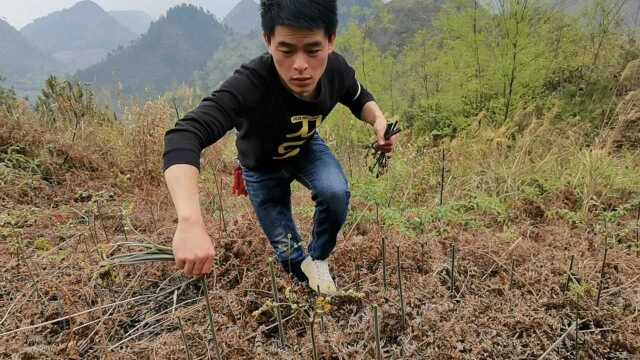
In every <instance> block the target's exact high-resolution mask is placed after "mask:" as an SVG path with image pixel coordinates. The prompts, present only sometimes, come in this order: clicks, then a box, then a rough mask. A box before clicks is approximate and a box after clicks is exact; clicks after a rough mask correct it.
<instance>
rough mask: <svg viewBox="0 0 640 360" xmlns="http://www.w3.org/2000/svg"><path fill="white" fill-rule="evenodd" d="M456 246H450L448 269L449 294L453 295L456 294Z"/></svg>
mask: <svg viewBox="0 0 640 360" xmlns="http://www.w3.org/2000/svg"><path fill="white" fill-rule="evenodd" d="M455 268H456V244H451V268H450V269H449V275H451V276H450V277H449V285H450V290H451V294H452V295H455V293H456V271H455Z"/></svg>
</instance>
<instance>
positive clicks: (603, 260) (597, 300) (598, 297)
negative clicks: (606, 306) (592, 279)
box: [596, 241, 609, 306]
mask: <svg viewBox="0 0 640 360" xmlns="http://www.w3.org/2000/svg"><path fill="white" fill-rule="evenodd" d="M608 250H609V246H608V244H607V242H606V241H605V243H604V256H603V257H602V267H601V268H600V284H598V296H597V297H596V306H600V295H601V294H602V286H603V284H604V269H605V266H606V265H607V252H608Z"/></svg>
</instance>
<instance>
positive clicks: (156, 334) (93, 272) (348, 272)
mask: <svg viewBox="0 0 640 360" xmlns="http://www.w3.org/2000/svg"><path fill="white" fill-rule="evenodd" d="M153 111H157V112H159V113H161V112H162V113H166V114H169V113H170V109H169V110H167V109H160V110H158V109H155V110H154V109H146V112H147V113H149V112H153ZM163 116H164V115H163ZM167 116H168V115H167ZM150 118H151V121H153V119H154V118H153V116H151V117H150ZM160 118H162V117H161V116H159V117H158V119H160ZM0 122H1V124H2V125H1V131H0V154H2V155H3V156H4V159H5V162H4V163H5V164H8V163H10V164H13V165H12V166H11V167H8V166H3V167H2V168H1V169H0V170H1V171H2V177H1V179H2V181H1V182H0V187H1V189H0V190H1V191H0V210H1V212H0V264H2V265H1V266H2V271H0V284H2V286H1V287H0V358H2V359H5V358H6V359H14V358H15V359H48V358H51V359H61V358H69V359H74V358H89V359H90V358H106V359H130V358H138V359H186V358H187V354H186V351H185V346H184V344H183V340H182V336H181V331H180V326H179V324H178V320H177V318H178V317H179V318H180V319H181V321H182V324H183V329H184V332H185V337H186V340H187V343H188V348H189V351H190V353H191V355H192V356H193V358H194V359H203V358H204V359H206V358H207V356H208V353H207V344H208V343H209V348H210V349H211V354H213V353H214V349H213V346H212V345H211V344H210V341H209V340H210V339H209V330H208V321H207V314H206V305H205V300H204V298H203V297H204V296H205V295H206V294H204V291H203V287H202V283H201V282H200V281H199V280H191V281H190V279H187V278H185V277H183V276H181V275H180V274H176V272H175V271H174V268H173V266H172V264H169V263H150V264H145V265H127V266H120V267H109V266H106V267H105V266H101V263H102V261H103V259H104V258H108V257H112V256H114V255H117V254H119V253H121V252H122V251H123V249H122V248H121V247H117V246H115V245H114V244H116V243H120V242H125V241H129V242H132V241H133V242H147V243H156V244H161V245H167V246H169V245H170V244H171V238H172V236H173V231H174V227H175V224H176V219H175V213H174V211H173V207H172V205H171V202H170V199H169V198H168V194H167V192H166V191H165V187H164V184H163V183H162V182H161V179H160V176H159V170H157V169H158V163H157V162H152V164H151V165H147V164H146V163H144V161H146V160H145V159H150V158H153V157H158V156H159V153H158V152H157V150H158V149H159V147H158V146H157V145H158V142H161V138H160V136H157V134H160V133H161V132H162V127H160V126H158V128H160V130H158V131H151V130H148V129H150V128H152V127H149V126H148V124H146V125H145V126H141V127H140V128H131V129H128V131H129V132H136V131H139V134H143V135H144V136H142V137H141V136H138V137H134V138H135V139H137V140H136V141H137V142H135V143H134V142H132V143H129V144H126V143H123V144H122V146H123V147H124V146H128V149H129V150H128V151H130V152H133V155H131V156H130V157H129V158H127V159H128V160H127V161H122V157H119V156H118V155H117V152H118V151H124V150H121V149H120V150H119V148H116V147H109V146H107V145H104V143H103V144H100V142H98V141H94V142H87V143H81V142H78V143H75V144H74V143H71V142H70V141H69V137H68V136H65V137H64V139H65V140H62V139H61V138H60V135H59V134H57V133H56V131H55V129H47V128H45V127H43V126H40V125H34V124H33V123H29V122H25V121H22V122H17V121H14V120H11V119H9V118H4V119H1V120H0ZM86 131H87V132H88V133H87V134H85V135H84V138H89V139H90V138H91V134H90V133H89V132H90V129H87V130H86ZM102 131H104V129H102ZM113 131H114V134H115V133H117V130H113ZM145 136H146V137H145ZM116 137H117V136H116ZM145 138H146V139H156V140H153V141H152V142H151V143H147V142H145V141H144V140H141V139H145ZM122 141H123V142H125V140H122ZM83 144H84V145H83ZM86 144H90V145H86ZM111 144H113V143H111ZM147 145H148V146H149V147H151V150H149V149H145V147H146V146H147ZM229 145H230V143H227V144H226V145H225V144H222V145H220V146H216V147H214V149H213V150H212V151H210V152H209V153H208V154H207V156H206V158H205V163H206V164H205V165H207V166H208V167H209V168H215V169H217V170H216V171H211V172H210V173H207V174H206V175H205V176H203V182H204V183H206V182H208V183H209V184H213V183H215V184H218V183H221V186H220V187H216V186H210V185H209V186H206V187H205V188H204V190H203V198H202V202H203V208H204V209H205V210H207V212H206V221H207V226H208V229H209V231H210V233H211V235H212V237H213V238H214V239H215V242H216V248H217V261H216V266H215V272H214V273H213V274H211V276H210V277H209V279H208V288H209V293H208V297H209V300H210V302H211V305H212V309H213V314H214V323H215V329H216V331H217V341H218V344H219V346H220V350H221V352H222V357H223V358H225V359H253V358H258V359H260V358H264V359H266V358H282V359H289V358H311V357H312V341H311V332H310V327H309V326H310V318H311V313H312V311H313V310H314V309H315V308H317V307H318V306H317V305H318V303H319V304H320V305H323V304H324V303H327V302H328V303H329V304H330V306H322V308H324V309H325V310H327V313H326V314H324V315H323V316H322V319H320V316H319V315H318V320H317V321H316V323H315V336H316V338H317V342H318V351H319V353H320V356H321V357H322V358H332V359H359V358H362V359H365V358H366V359H369V358H375V351H376V350H375V349H376V342H375V335H374V331H373V329H374V324H373V320H372V306H373V305H377V306H378V308H379V313H380V335H381V347H382V350H383V353H384V356H385V358H424V359H515V358H518V359H537V358H538V357H539V356H540V355H542V354H543V353H544V352H545V351H546V350H547V349H549V348H550V347H551V345H552V344H553V343H554V342H556V340H558V339H559V338H560V337H561V336H562V335H563V334H564V333H565V332H567V330H568V329H569V328H570V327H571V325H572V322H574V321H575V320H576V316H578V318H579V326H578V327H579V330H580V335H579V339H578V348H579V351H580V355H581V358H590V359H637V358H638V356H639V354H640V317H639V316H638V311H639V310H640V309H639V304H640V258H638V257H637V256H636V251H635V248H634V246H635V241H636V240H635V236H636V235H635V226H636V224H635V213H629V214H626V215H625V216H623V217H621V218H619V219H615V220H614V221H612V223H610V224H608V225H607V228H606V229H605V227H604V225H603V224H601V223H595V222H594V223H593V224H586V225H584V224H583V225H579V224H576V223H573V222H572V221H570V219H569V220H567V219H566V218H562V217H558V216H552V214H551V211H548V210H549V209H555V210H554V211H556V212H558V211H560V210H562V209H564V210H567V211H570V210H575V208H576V207H578V206H579V204H578V195H577V193H576V191H575V190H573V189H570V188H566V189H564V190H563V191H561V192H556V193H554V194H553V196H552V197H551V198H548V199H546V201H547V202H542V201H537V202H536V201H521V202H520V203H519V205H518V206H516V207H514V208H513V210H512V214H511V218H512V219H515V220H516V221H510V222H505V221H502V220H500V219H499V218H491V217H489V218H486V219H483V220H484V221H483V223H482V224H483V226H475V227H469V226H464V224H457V223H453V224H452V223H448V222H446V221H433V222H431V223H429V224H425V225H424V226H423V228H422V229H421V231H420V232H419V233H418V235H408V234H406V233H404V232H401V231H398V230H397V229H395V228H394V227H390V226H378V225H377V224H376V221H375V218H376V211H375V206H373V205H372V204H371V203H366V202H364V201H362V200H360V199H355V200H354V202H353V204H352V211H351V215H350V220H349V222H348V224H347V226H345V230H344V232H343V235H342V237H341V238H340V239H339V241H338V247H337V249H336V251H335V253H334V255H333V257H332V267H333V271H334V272H335V274H336V281H337V284H338V286H339V287H340V288H341V289H342V290H345V291H349V290H351V291H352V292H351V293H350V295H345V296H341V297H336V298H332V299H320V301H319V302H318V301H317V300H318V299H317V298H316V296H315V295H313V294H312V293H311V292H310V291H308V290H307V289H305V288H303V287H301V286H300V285H297V284H295V283H293V282H292V281H291V280H290V279H289V278H287V277H286V276H284V274H283V273H282V272H277V274H276V276H277V285H278V289H279V293H280V297H281V302H283V303H284V305H282V306H281V310H282V317H283V319H284V327H285V330H286V340H287V344H288V345H287V347H285V348H283V347H280V346H279V345H278V327H277V325H276V320H275V315H274V314H273V313H272V307H269V304H270V301H271V300H272V294H271V283H270V281H271V279H270V276H269V267H268V259H269V258H270V257H271V256H272V252H271V250H270V247H269V245H268V243H267V240H266V238H265V237H264V235H263V233H262V231H261V230H260V228H259V226H258V223H257V221H256V219H255V216H254V215H253V213H252V211H251V209H250V205H249V202H248V200H247V199H245V198H236V197H232V196H231V195H228V194H229V192H230V191H229V189H230V181H231V176H230V173H231V166H232V162H231V161H230V160H227V161H223V162H218V161H217V160H215V159H218V158H219V157H220V156H222V154H223V153H224V151H225V149H226V148H228V147H229ZM147 151H148V153H147ZM42 152H46V153H47V154H48V155H47V157H46V159H49V160H48V161H40V160H38V161H36V160H34V159H36V158H39V159H43V158H44V157H42V156H40V157H38V156H36V154H42ZM222 158H225V157H224V156H222ZM7 159H9V160H11V161H10V162H9V160H7ZM214 176H215V178H212V177H214ZM425 186H426V185H425ZM219 193H222V194H223V196H222V205H223V208H224V212H223V213H224V215H225V216H224V218H221V217H220V214H221V213H222V212H221V211H219V210H220V203H219V202H218V200H217V199H218V194H219ZM631 195H632V194H627V195H624V194H623V195H621V197H620V198H615V199H613V200H611V203H610V204H604V205H603V204H597V206H606V207H609V209H610V210H611V209H615V207H616V206H619V205H621V204H624V203H625V201H627V200H628V199H623V198H624V197H627V198H629V197H631ZM308 198H309V196H308V194H307V193H306V192H305V191H297V192H296V194H295V199H294V207H296V209H299V210H298V211H297V212H296V216H297V218H298V219H299V225H300V228H301V230H303V233H305V234H308V229H309V227H310V221H311V213H310V211H309V209H311V208H312V203H311V201H310V200H309V199H308ZM403 199H407V196H404V197H402V196H397V197H396V198H395V200H394V201H398V202H399V201H403ZM408 199H409V200H408V201H411V196H409V197H408ZM591 210H592V211H596V210H597V209H596V206H595V205H594V208H593V209H591ZM591 210H590V211H591ZM383 216H384V215H383ZM406 216H408V217H411V214H408V215H406ZM479 216H480V215H479ZM382 237H385V239H386V244H387V251H386V253H387V269H386V271H387V275H388V284H387V290H386V291H385V289H384V286H383V267H382V261H381V239H382ZM605 237H609V241H608V242H607V243H608V244H609V248H608V250H607V251H608V253H607V260H606V266H605V275H604V281H603V286H602V289H603V291H602V295H601V300H600V304H599V306H596V295H597V291H598V287H599V283H600V276H601V267H602V260H603V253H604V244H605ZM307 238H308V236H307ZM452 245H455V249H456V259H455V266H454V268H455V271H454V275H455V279H456V281H455V286H454V289H453V291H451V290H452V289H451V288H450V274H451V273H450V271H449V268H450V261H451V258H450V256H451V250H452ZM396 246H398V247H399V251H400V254H401V259H400V260H401V261H400V269H401V274H402V284H403V287H404V291H403V298H404V303H405V310H406V326H405V327H403V326H402V315H401V306H400V298H399V293H398V281H397V263H396ZM572 255H574V256H575V263H574V271H573V273H574V276H573V277H572V279H571V280H570V281H569V287H568V289H567V291H566V292H564V291H563V289H564V287H565V284H566V282H567V270H568V267H569V262H570V258H571V256H572ZM176 290H177V298H176V299H175V300H174V294H175V293H176ZM360 295H361V296H360ZM174 303H175V304H176V306H174ZM112 304H116V305H112ZM261 309H262V311H260V310H261ZM321 322H322V325H323V329H321ZM43 323H45V324H44V325H42V324H43ZM575 346H576V345H575V336H574V333H573V332H569V333H568V334H567V336H566V337H564V338H563V339H562V340H561V341H560V343H559V344H558V345H557V346H556V347H555V348H554V349H553V350H552V351H551V352H550V354H549V356H548V358H550V359H553V358H556V359H566V358H572V357H574V356H575Z"/></svg>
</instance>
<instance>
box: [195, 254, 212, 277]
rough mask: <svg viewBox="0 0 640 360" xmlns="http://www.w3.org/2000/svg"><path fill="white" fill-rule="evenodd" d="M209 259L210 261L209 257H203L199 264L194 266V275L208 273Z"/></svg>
mask: <svg viewBox="0 0 640 360" xmlns="http://www.w3.org/2000/svg"><path fill="white" fill-rule="evenodd" d="M207 261H209V259H208V258H203V259H201V260H199V261H198V264H197V265H196V266H194V267H193V275H194V276H199V275H204V274H206V273H207V271H206V269H205V268H206V265H207Z"/></svg>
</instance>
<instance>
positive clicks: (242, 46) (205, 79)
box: [193, 33, 267, 93]
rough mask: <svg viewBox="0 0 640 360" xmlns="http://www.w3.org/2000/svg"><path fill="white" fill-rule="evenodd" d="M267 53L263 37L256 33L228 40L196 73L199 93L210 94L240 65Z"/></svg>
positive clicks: (194, 77) (196, 85)
mask: <svg viewBox="0 0 640 360" xmlns="http://www.w3.org/2000/svg"><path fill="white" fill-rule="evenodd" d="M265 51H267V50H266V47H265V45H264V42H263V41H262V39H261V37H260V36H259V35H257V34H255V33H252V34H248V35H242V36H234V37H230V38H229V39H227V40H226V41H225V43H224V45H223V46H222V47H221V48H220V49H219V50H218V51H216V53H215V55H213V57H212V58H211V59H209V61H208V62H207V64H206V66H205V67H204V68H203V69H201V70H198V71H196V72H195V73H194V75H193V79H194V85H195V87H196V88H197V89H198V91H200V92H202V93H209V92H211V91H212V90H214V89H215V88H217V87H218V86H219V85H220V83H221V82H222V81H224V80H225V79H226V78H227V77H229V76H231V75H232V74H233V71H234V70H235V69H237V68H238V67H239V66H240V64H243V63H246V62H248V61H249V60H251V59H252V58H254V57H256V56H258V55H260V54H261V53H263V52H265Z"/></svg>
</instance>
